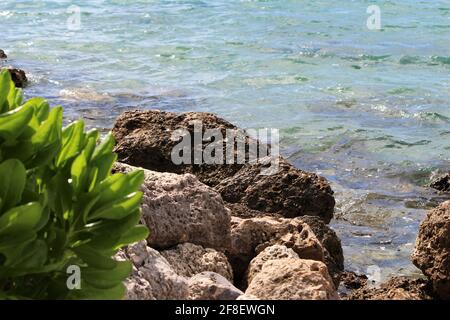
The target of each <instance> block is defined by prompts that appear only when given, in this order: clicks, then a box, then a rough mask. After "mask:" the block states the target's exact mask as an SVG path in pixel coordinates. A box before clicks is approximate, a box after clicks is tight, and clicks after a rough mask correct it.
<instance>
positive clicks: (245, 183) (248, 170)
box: [216, 158, 335, 223]
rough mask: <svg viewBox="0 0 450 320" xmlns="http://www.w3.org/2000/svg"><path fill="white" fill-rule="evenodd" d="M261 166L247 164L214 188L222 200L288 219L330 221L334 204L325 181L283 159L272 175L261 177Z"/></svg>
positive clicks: (330, 191) (331, 192)
mask: <svg viewBox="0 0 450 320" xmlns="http://www.w3.org/2000/svg"><path fill="white" fill-rule="evenodd" d="M263 166H264V165H263V164H261V163H258V164H247V165H246V166H244V167H243V168H242V169H241V170H239V171H238V172H237V173H236V174H235V175H234V176H232V177H229V178H227V179H224V180H222V181H221V182H220V183H219V184H218V185H217V186H216V189H217V190H218V191H219V192H220V194H221V195H222V198H223V199H224V201H226V202H229V203H240V204H243V205H245V206H247V207H248V208H250V209H253V210H258V211H261V212H267V213H276V214H279V215H281V216H284V217H287V218H293V217H298V216H304V215H310V216H318V217H320V218H321V219H322V220H323V221H325V222H326V223H329V222H330V220H331V218H332V217H333V211H334V205H335V201H334V198H333V191H332V190H331V187H330V185H329V184H328V182H327V181H326V180H325V179H324V178H322V177H319V176H317V175H316V174H313V173H309V172H305V171H302V170H299V169H297V168H295V167H294V166H293V165H291V164H290V163H288V162H287V161H286V160H284V159H282V158H280V162H279V170H278V172H276V173H275V174H271V175H261V174H260V172H261V169H262V167H263Z"/></svg>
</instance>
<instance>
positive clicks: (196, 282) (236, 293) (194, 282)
mask: <svg viewBox="0 0 450 320" xmlns="http://www.w3.org/2000/svg"><path fill="white" fill-rule="evenodd" d="M188 284H189V299H190V300H236V299H237V298H238V297H240V296H242V295H243V294H244V293H243V292H242V291H241V290H239V289H237V288H236V287H235V286H233V284H232V283H231V282H230V281H228V279H226V278H224V277H223V276H221V275H220V274H217V273H214V272H202V273H199V274H196V275H195V276H193V277H192V278H190V279H189V281H188Z"/></svg>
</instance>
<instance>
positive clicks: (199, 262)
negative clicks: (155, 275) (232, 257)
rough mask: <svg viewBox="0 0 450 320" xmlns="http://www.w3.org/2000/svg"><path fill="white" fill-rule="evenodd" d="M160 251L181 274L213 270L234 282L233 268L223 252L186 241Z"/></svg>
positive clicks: (190, 274) (194, 273) (191, 274)
mask: <svg viewBox="0 0 450 320" xmlns="http://www.w3.org/2000/svg"><path fill="white" fill-rule="evenodd" d="M160 253H161V255H162V256H163V257H164V258H166V259H167V261H168V262H169V263H170V265H171V266H172V268H173V269H174V270H175V272H176V273H177V274H178V275H180V276H184V277H192V276H194V275H196V274H198V273H201V272H205V271H211V272H215V273H218V274H220V275H221V276H223V277H225V278H226V279H227V280H229V281H231V282H233V270H232V269H231V265H230V263H229V262H228V260H227V257H226V256H225V255H224V254H223V253H222V252H218V251H216V250H214V249H210V248H207V249H205V248H203V247H202V246H198V245H194V244H192V243H184V244H180V245H178V246H177V247H175V248H174V249H170V250H165V251H161V252H160Z"/></svg>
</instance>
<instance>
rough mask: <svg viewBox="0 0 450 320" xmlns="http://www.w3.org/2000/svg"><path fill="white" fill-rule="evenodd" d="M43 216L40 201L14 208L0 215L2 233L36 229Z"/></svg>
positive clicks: (0, 230) (0, 233)
mask: <svg viewBox="0 0 450 320" xmlns="http://www.w3.org/2000/svg"><path fill="white" fill-rule="evenodd" d="M41 217H42V207H41V205H40V204H39V203H38V202H32V203H28V204H26V205H23V206H20V207H15V208H12V209H10V210H9V211H7V212H5V213H4V214H3V215H2V216H1V217H0V235H4V234H17V233H19V232H22V231H27V230H34V229H35V228H36V226H37V225H38V223H39V222H40V220H41ZM35 231H37V230H35Z"/></svg>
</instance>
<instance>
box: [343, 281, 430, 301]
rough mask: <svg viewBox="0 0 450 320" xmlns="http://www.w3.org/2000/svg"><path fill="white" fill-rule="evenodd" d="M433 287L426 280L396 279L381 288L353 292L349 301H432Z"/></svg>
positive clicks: (368, 288) (363, 288)
mask: <svg viewBox="0 0 450 320" xmlns="http://www.w3.org/2000/svg"><path fill="white" fill-rule="evenodd" d="M431 291H432V290H431V286H430V284H429V282H428V281H426V280H424V279H408V278H405V277H395V278H392V279H390V280H389V281H388V282H386V283H384V284H382V285H381V286H380V287H379V288H370V287H368V286H364V287H362V288H360V289H357V290H355V291H353V292H352V293H351V294H350V295H349V296H348V297H347V299H348V300H430V299H432V296H431Z"/></svg>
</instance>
